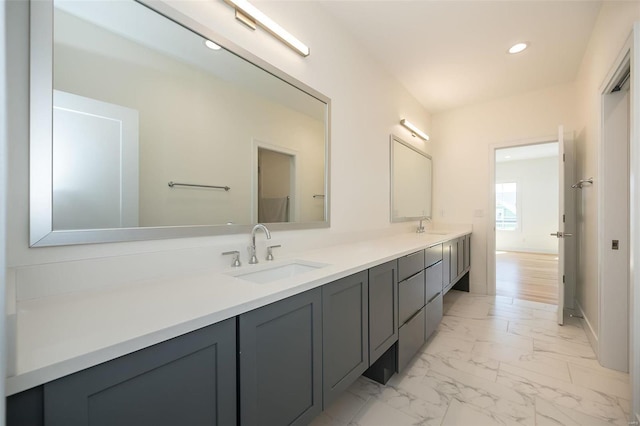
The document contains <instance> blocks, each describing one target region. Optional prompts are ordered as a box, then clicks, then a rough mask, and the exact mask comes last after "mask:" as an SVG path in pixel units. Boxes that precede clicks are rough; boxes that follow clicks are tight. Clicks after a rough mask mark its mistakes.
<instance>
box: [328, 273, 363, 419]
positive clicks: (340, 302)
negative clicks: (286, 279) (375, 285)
mask: <svg viewBox="0 0 640 426" xmlns="http://www.w3.org/2000/svg"><path fill="white" fill-rule="evenodd" d="M368 294H369V290H368V277H367V271H362V272H360V273H357V274H355V275H351V276H348V277H345V278H342V279H340V280H338V281H335V282H332V283H330V284H326V285H325V286H323V287H322V350H323V355H322V357H323V358H322V359H323V397H324V406H325V407H328V406H329V404H331V402H332V401H333V400H335V399H336V397H337V396H339V395H340V394H341V393H342V391H344V390H345V389H347V388H348V387H349V385H351V384H352V383H353V382H355V380H356V379H357V378H358V377H360V376H361V375H362V373H364V371H365V370H366V369H367V368H368V367H369V344H368V343H369V313H368V305H369V303H368Z"/></svg>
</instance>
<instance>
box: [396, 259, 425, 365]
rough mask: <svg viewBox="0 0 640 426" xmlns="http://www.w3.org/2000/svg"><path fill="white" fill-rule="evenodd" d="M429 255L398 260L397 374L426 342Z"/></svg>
mask: <svg viewBox="0 0 640 426" xmlns="http://www.w3.org/2000/svg"><path fill="white" fill-rule="evenodd" d="M424 266H425V251H424V250H420V251H418V252H415V253H412V254H410V255H408V256H404V257H401V258H399V259H398V272H399V280H400V282H399V283H398V305H399V306H398V315H399V319H398V325H399V330H398V350H397V371H398V372H400V371H402V370H403V369H404V368H405V367H406V365H407V364H408V363H409V361H411V359H412V358H413V356H414V355H415V354H416V352H417V351H418V349H420V348H421V347H422V345H423V344H424V342H425V338H424V336H425V321H426V309H425V290H426V286H425V271H424Z"/></svg>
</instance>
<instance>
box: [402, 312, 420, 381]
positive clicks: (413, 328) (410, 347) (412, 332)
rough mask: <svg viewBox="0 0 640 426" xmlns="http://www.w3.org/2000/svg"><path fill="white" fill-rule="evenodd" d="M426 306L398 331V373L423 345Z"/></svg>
mask: <svg viewBox="0 0 640 426" xmlns="http://www.w3.org/2000/svg"><path fill="white" fill-rule="evenodd" d="M425 325H426V308H422V309H421V310H420V311H418V313H417V314H416V315H415V316H413V317H412V318H411V319H410V320H409V321H407V323H406V324H405V325H403V326H402V327H400V330H399V331H398V369H397V370H398V373H399V372H401V371H402V370H404V368H405V367H406V366H407V364H408V363H409V361H411V359H412V358H413V356H414V355H415V354H416V353H417V352H418V350H419V349H420V348H421V347H422V345H424V342H425Z"/></svg>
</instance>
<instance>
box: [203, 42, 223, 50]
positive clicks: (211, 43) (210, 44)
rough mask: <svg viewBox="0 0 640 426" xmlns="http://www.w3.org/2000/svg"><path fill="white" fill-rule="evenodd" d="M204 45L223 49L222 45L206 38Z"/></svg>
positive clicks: (212, 48) (213, 48) (214, 48)
mask: <svg viewBox="0 0 640 426" xmlns="http://www.w3.org/2000/svg"><path fill="white" fill-rule="evenodd" d="M204 45H205V46H207V47H208V48H209V49H211V50H220V49H222V48H221V47H220V46H218V45H217V44H215V43H214V42H212V41H211V40H205V41H204Z"/></svg>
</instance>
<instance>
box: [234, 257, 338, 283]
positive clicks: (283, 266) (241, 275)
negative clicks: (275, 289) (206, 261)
mask: <svg viewBox="0 0 640 426" xmlns="http://www.w3.org/2000/svg"><path fill="white" fill-rule="evenodd" d="M325 266H327V265H326V264H324V263H316V262H308V261H305V260H292V261H290V262H286V263H278V264H276V265H259V266H254V267H251V269H250V270H245V271H234V272H231V273H229V274H228V275H231V276H232V277H234V278H238V279H241V280H245V281H251V282H254V283H258V284H265V283H269V282H272V281H277V280H281V279H283V278H291V277H294V276H296V275H300V274H304V273H306V272H310V271H315V270H316V269H320V268H324V267H325Z"/></svg>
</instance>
